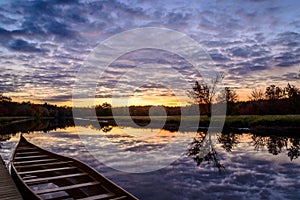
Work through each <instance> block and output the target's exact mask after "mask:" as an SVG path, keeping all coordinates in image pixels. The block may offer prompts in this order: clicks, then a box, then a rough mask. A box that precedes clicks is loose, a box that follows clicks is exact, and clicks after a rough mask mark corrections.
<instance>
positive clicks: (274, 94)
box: [265, 85, 284, 100]
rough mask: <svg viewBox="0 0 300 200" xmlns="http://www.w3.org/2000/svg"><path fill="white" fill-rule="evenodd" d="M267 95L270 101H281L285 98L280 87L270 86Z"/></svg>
mask: <svg viewBox="0 0 300 200" xmlns="http://www.w3.org/2000/svg"><path fill="white" fill-rule="evenodd" d="M265 95H266V98H267V99H268V100H276V99H281V98H283V97H284V90H283V89H281V88H280V87H278V86H275V85H270V86H269V87H267V88H266V92H265Z"/></svg>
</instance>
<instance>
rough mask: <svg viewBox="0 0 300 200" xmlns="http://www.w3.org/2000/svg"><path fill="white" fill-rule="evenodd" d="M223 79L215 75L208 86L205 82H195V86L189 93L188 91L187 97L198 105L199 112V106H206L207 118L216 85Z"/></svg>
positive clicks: (209, 113)
mask: <svg viewBox="0 0 300 200" xmlns="http://www.w3.org/2000/svg"><path fill="white" fill-rule="evenodd" d="M222 78H223V76H222V75H217V76H216V77H215V78H213V79H212V81H211V84H210V85H208V84H207V83H205V82H201V83H200V82H198V81H196V82H195V85H194V86H193V87H192V90H191V91H188V95H189V97H190V98H192V99H194V100H195V101H196V103H197V104H199V109H200V112H201V105H203V104H205V105H206V108H207V109H206V113H207V115H208V116H210V115H211V104H212V102H213V98H214V97H215V95H216V92H217V84H218V83H219V82H220V81H221V79H222Z"/></svg>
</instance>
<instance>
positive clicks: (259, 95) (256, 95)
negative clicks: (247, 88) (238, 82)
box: [249, 89, 264, 101]
mask: <svg viewBox="0 0 300 200" xmlns="http://www.w3.org/2000/svg"><path fill="white" fill-rule="evenodd" d="M249 99H250V100H251V101H260V100H263V99H264V93H263V91H262V90H261V89H253V90H252V91H251V94H250V96H249Z"/></svg>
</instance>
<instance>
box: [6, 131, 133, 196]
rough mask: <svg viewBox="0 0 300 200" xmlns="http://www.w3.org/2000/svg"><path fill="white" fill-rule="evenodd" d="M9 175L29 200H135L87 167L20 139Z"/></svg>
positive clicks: (22, 138)
mask: <svg viewBox="0 0 300 200" xmlns="http://www.w3.org/2000/svg"><path fill="white" fill-rule="evenodd" d="M11 175H12V177H13V179H14V181H15V183H16V185H17V187H18V188H19V190H20V192H21V194H22V196H23V198H24V199H28V200H40V199H44V198H47V199H48V198H49V197H50V199H51V198H53V199H55V198H63V197H66V198H73V199H84V200H86V199H89V200H93V199H129V200H130V199H137V198H136V197H134V196H133V195H132V194H130V193H128V192H127V191H125V190H124V189H122V188H121V187H119V186H118V185H116V184H115V183H113V182H112V181H110V180H108V179H107V178H106V177H104V176H103V175H101V174H100V173H99V172H97V171H96V170H94V169H93V168H91V167H89V166H88V165H86V164H84V163H82V162H80V161H78V160H76V159H73V158H69V157H66V156H62V155H58V154H55V153H52V152H50V151H47V150H44V149H42V148H40V147H38V146H36V145H34V144H31V143H29V142H28V141H27V140H26V139H25V138H24V137H23V136H21V139H20V142H19V143H18V145H17V147H16V149H15V151H14V153H13V159H12V162H11ZM57 195H58V196H57ZM59 195H63V196H62V197H60V196H59Z"/></svg>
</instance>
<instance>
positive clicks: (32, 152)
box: [16, 151, 41, 155]
mask: <svg viewBox="0 0 300 200" xmlns="http://www.w3.org/2000/svg"><path fill="white" fill-rule="evenodd" d="M27 154H41V152H39V151H27V152H16V155H27Z"/></svg>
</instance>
